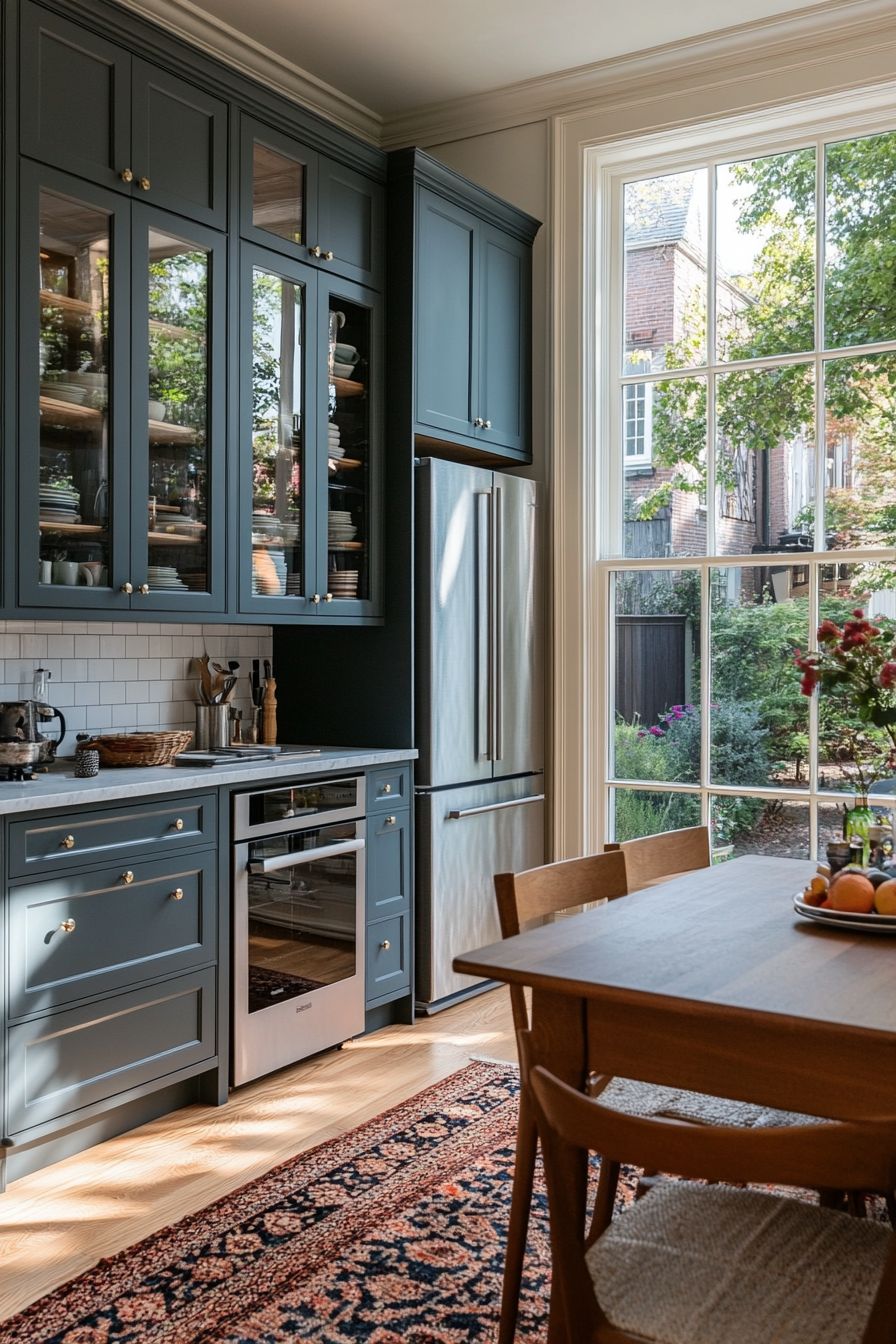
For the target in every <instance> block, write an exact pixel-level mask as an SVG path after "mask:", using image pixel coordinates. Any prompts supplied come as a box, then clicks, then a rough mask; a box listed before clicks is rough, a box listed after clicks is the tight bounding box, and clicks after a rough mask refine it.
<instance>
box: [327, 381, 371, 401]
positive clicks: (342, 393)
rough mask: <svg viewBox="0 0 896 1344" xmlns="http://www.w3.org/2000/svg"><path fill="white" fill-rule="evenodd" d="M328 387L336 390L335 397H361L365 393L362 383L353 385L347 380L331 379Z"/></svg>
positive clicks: (365, 388) (365, 389)
mask: <svg viewBox="0 0 896 1344" xmlns="http://www.w3.org/2000/svg"><path fill="white" fill-rule="evenodd" d="M330 386H331V387H333V388H335V389H336V395H337V397H362V396H363V395H364V394H365V392H366V391H367V387H366V386H365V384H364V383H353V382H351V381H350V380H349V379H348V378H331V379H330Z"/></svg>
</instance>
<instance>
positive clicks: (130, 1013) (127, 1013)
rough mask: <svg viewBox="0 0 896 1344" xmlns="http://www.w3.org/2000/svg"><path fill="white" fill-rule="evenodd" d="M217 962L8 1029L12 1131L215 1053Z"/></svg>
mask: <svg viewBox="0 0 896 1344" xmlns="http://www.w3.org/2000/svg"><path fill="white" fill-rule="evenodd" d="M215 990H216V973H215V968H214V967H208V968H206V969H205V970H203V971H196V972H194V973H193V974H191V975H181V976H176V977H175V978H174V979H171V980H164V981H162V982H161V983H159V984H155V985H148V986H145V987H144V988H143V989H137V990H131V991H130V992H129V993H127V994H115V995H112V996H110V997H109V998H105V999H101V1000H99V1001H98V1002H94V1003H89V1004H85V1005H82V1006H81V1007H79V1008H71V1009H69V1010H68V1011H66V1012H62V1013H54V1014H53V1015H52V1016H50V1017H41V1018H36V1019H33V1020H32V1021H29V1022H22V1023H19V1024H18V1025H16V1026H13V1027H10V1028H9V1030H8V1032H7V1060H8V1077H9V1096H8V1114H7V1125H8V1130H7V1132H8V1133H9V1134H10V1135H12V1136H13V1137H14V1136H15V1135H16V1134H19V1133H21V1132H22V1131H23V1130H29V1129H33V1128H34V1127H35V1126H36V1125H42V1124H46V1123H47V1122H48V1121H50V1120H57V1119H60V1118H61V1117H71V1116H72V1115H73V1113H74V1112H77V1111H79V1110H83V1109H84V1108H85V1107H87V1106H91V1105H93V1104H95V1103H97V1102H102V1101H107V1100H109V1099H110V1098H115V1097H119V1096H120V1095H121V1094H122V1093H125V1092H127V1091H129V1090H130V1089H131V1088H135V1087H138V1086H140V1085H141V1084H145V1083H152V1082H155V1081H157V1080H161V1079H168V1078H170V1076H171V1075H172V1074H174V1073H176V1072H178V1071H179V1070H180V1069H185V1068H187V1067H188V1066H190V1065H195V1064H199V1063H201V1062H202V1061H203V1060H206V1059H208V1060H210V1059H212V1058H213V1057H214V1054H215V1017H216V1009H215V999H216V994H215Z"/></svg>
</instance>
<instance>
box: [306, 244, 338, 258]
mask: <svg viewBox="0 0 896 1344" xmlns="http://www.w3.org/2000/svg"><path fill="white" fill-rule="evenodd" d="M308 251H309V252H310V253H311V255H312V257H319V258H320V259H321V260H322V261H332V260H333V253H332V252H324V250H323V248H321V247H309V249H308Z"/></svg>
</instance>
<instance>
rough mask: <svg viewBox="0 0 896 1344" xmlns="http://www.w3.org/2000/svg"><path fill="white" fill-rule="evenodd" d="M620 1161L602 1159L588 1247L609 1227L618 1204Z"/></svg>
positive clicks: (586, 1244)
mask: <svg viewBox="0 0 896 1344" xmlns="http://www.w3.org/2000/svg"><path fill="white" fill-rule="evenodd" d="M619 1170H620V1167H619V1163H618V1162H611V1161H609V1159H608V1158H606V1157H602V1158H601V1160H600V1173H599V1175H598V1178H597V1194H596V1195H595V1196H594V1212H593V1213H592V1215H591V1227H590V1228H589V1229H588V1236H587V1238H586V1240H585V1247H586V1249H587V1248H588V1247H590V1246H593V1245H594V1243H595V1242H596V1241H597V1239H598V1237H599V1236H600V1235H601V1233H602V1232H603V1231H604V1230H605V1229H606V1228H608V1227H609V1225H610V1222H611V1220H612V1218H613V1208H614V1206H615V1204H616V1187H617V1186H618V1184H619Z"/></svg>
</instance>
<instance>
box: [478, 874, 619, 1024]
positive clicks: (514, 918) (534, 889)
mask: <svg viewBox="0 0 896 1344" xmlns="http://www.w3.org/2000/svg"><path fill="white" fill-rule="evenodd" d="M627 892H628V882H627V878H626V864H625V858H624V856H623V855H622V854H619V853H614V854H589V855H586V857H585V858H583V859H562V860H561V861H560V862H559V863H546V864H544V865H543V866H542V867H540V868H529V869H527V870H526V871H525V872H522V873H496V874H495V895H496V897H497V899H498V920H499V922H500V925H501V937H502V938H513V937H514V936H515V935H516V934H518V933H519V931H520V928H521V926H522V925H523V924H526V923H528V921H529V920H530V919H541V918H544V916H545V915H553V914H556V913H557V911H558V910H569V909H570V908H571V907H573V906H577V905H587V904H588V903H589V902H590V901H600V900H603V899H606V900H610V901H612V900H615V899H616V897H617V896H625V895H626V894H627ZM510 1000H511V1005H512V1007H513V1024H514V1026H515V1027H516V1029H517V1030H518V1031H519V1030H520V1029H521V1028H525V1027H528V1025H529V1015H528V1012H527V1010H526V1000H525V998H524V996H523V990H522V987H521V986H520V985H511V986H510Z"/></svg>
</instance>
